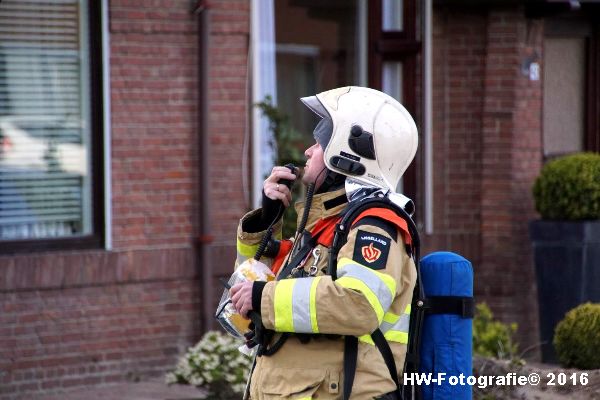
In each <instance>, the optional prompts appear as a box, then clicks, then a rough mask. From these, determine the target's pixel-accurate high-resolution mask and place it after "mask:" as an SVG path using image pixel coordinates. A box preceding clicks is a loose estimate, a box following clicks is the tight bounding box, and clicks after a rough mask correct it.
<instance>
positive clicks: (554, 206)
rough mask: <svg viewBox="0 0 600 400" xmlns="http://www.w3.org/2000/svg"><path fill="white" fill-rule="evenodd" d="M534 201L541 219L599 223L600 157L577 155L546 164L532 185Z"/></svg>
mask: <svg viewBox="0 0 600 400" xmlns="http://www.w3.org/2000/svg"><path fill="white" fill-rule="evenodd" d="M533 197H534V200H535V208H536V210H537V211H538V212H539V213H540V215H541V216H542V218H543V219H550V220H586V219H587V220H589V219H599V218H600V155H599V154H594V153H579V154H574V155H569V156H565V157H561V158H558V159H556V160H554V161H551V162H549V163H548V164H546V165H545V166H544V168H542V172H541V173H540V176H539V177H538V178H537V179H536V181H535V184H534V186H533Z"/></svg>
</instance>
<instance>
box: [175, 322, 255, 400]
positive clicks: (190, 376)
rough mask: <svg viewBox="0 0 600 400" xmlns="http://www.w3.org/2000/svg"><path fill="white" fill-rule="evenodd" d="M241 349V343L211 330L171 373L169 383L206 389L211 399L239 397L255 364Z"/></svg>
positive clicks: (221, 399)
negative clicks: (239, 348) (252, 365)
mask: <svg viewBox="0 0 600 400" xmlns="http://www.w3.org/2000/svg"><path fill="white" fill-rule="evenodd" d="M239 346H240V342H239V341H237V340H235V339H234V338H233V337H231V336H228V335H225V334H223V333H221V332H218V331H209V332H207V333H206V334H204V336H203V337H202V339H201V340H200V342H198V344H196V345H195V346H194V347H190V348H189V350H188V352H187V353H186V354H185V355H184V356H183V357H182V358H180V359H179V362H178V363H177V366H176V367H175V371H173V372H169V373H168V374H167V375H166V377H165V380H166V382H167V383H168V384H173V383H184V384H190V385H194V386H200V387H203V388H206V389H207V390H208V397H206V398H207V399H214V400H227V399H231V398H239V397H240V395H241V394H243V392H244V389H245V386H246V382H247V380H248V372H249V370H250V366H251V364H252V360H251V359H250V358H249V357H248V356H246V355H244V354H242V353H241V352H240V351H239V350H238V347H239ZM236 396H237V397H236Z"/></svg>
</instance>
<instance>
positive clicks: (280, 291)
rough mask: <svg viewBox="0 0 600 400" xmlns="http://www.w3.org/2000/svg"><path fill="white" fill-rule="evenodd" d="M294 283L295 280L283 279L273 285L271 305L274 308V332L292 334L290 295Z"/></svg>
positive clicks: (292, 322)
mask: <svg viewBox="0 0 600 400" xmlns="http://www.w3.org/2000/svg"><path fill="white" fill-rule="evenodd" d="M295 283H296V280H295V279H284V280H281V281H279V282H277V283H276V284H275V293H274V295H273V303H274V306H275V330H276V331H278V332H294V319H293V314H292V295H293V292H294V284H295Z"/></svg>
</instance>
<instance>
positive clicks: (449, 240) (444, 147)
mask: <svg viewBox="0 0 600 400" xmlns="http://www.w3.org/2000/svg"><path fill="white" fill-rule="evenodd" d="M542 32H543V26H542V24H541V22H540V21H533V20H528V19H526V18H525V16H524V12H523V10H521V9H518V8H507V9H503V10H494V9H491V10H490V9H487V8H485V7H478V8H460V7H453V8H452V9H448V8H439V9H436V10H435V12H434V15H433V94H434V96H433V102H434V103H433V118H434V119H433V135H434V139H433V140H434V142H433V144H434V166H435V168H434V171H435V173H434V197H435V204H434V231H435V232H434V235H432V236H429V237H426V238H425V240H424V241H425V243H426V249H425V250H426V251H425V253H426V252H427V251H432V250H451V251H456V252H458V253H460V254H463V255H465V256H466V257H467V258H469V259H470V260H471V261H472V262H473V267H474V272H475V296H476V297H477V301H485V302H487V303H488V304H489V305H490V306H491V308H492V310H493V311H494V312H495V313H496V316H497V317H499V318H500V319H502V320H504V321H506V322H517V323H518V324H519V333H518V339H519V341H520V342H521V345H522V346H521V347H522V348H524V347H526V346H528V345H531V344H535V343H537V342H538V331H537V306H536V304H537V298H536V295H535V284H534V275H533V261H532V258H531V245H530V242H529V239H528V234H527V224H528V221H529V220H530V219H533V218H534V216H535V214H534V211H533V210H534V209H533V203H532V196H531V189H530V188H531V185H532V183H533V180H534V179H535V176H536V175H537V173H538V171H539V168H540V166H541V147H540V143H541V132H542V131H541V83H540V82H541V81H529V79H528V77H527V76H525V75H523V74H522V72H521V62H522V60H523V59H525V58H527V57H530V56H531V55H533V54H538V55H541V54H542V48H541V43H542V36H541V35H542ZM536 52H537V53H536Z"/></svg>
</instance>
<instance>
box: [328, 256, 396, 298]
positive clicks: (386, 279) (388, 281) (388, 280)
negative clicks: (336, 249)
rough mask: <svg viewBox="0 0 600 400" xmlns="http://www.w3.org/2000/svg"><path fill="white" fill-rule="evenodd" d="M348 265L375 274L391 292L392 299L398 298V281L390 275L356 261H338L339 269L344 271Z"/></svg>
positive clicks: (345, 259)
mask: <svg viewBox="0 0 600 400" xmlns="http://www.w3.org/2000/svg"><path fill="white" fill-rule="evenodd" d="M346 265H357V266H359V267H362V268H364V269H365V270H366V271H368V272H372V273H373V274H375V276H377V277H378V278H379V279H381V281H382V282H383V283H384V284H385V286H386V287H387V288H388V290H389V291H390V296H391V298H392V299H393V298H394V297H395V296H396V280H395V279H394V278H392V277H391V276H390V275H388V274H384V273H381V272H377V271H375V270H374V269H371V268H369V267H367V266H365V265H362V264H360V263H357V262H356V261H354V260H351V259H349V258H348V257H342V258H341V259H340V260H339V261H338V265H337V267H338V269H343V268H344V267H345V266H346Z"/></svg>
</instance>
